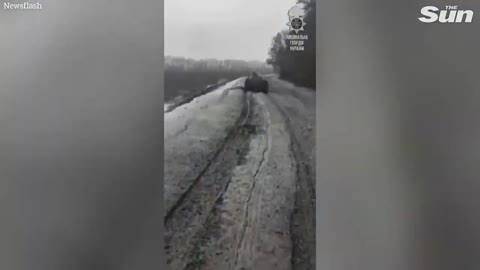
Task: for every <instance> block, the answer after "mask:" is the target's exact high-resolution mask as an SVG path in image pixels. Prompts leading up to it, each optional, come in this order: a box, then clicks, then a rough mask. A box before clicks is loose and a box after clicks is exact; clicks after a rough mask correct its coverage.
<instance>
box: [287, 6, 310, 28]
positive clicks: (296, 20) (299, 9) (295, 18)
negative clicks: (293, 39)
mask: <svg viewBox="0 0 480 270" xmlns="http://www.w3.org/2000/svg"><path fill="white" fill-rule="evenodd" d="M304 16H305V9H304V8H303V6H301V5H296V6H294V7H293V8H291V9H290V10H289V11H288V18H289V21H288V23H287V25H288V27H290V31H295V34H298V32H299V31H305V29H304V28H303V27H304V26H305V25H306V23H305V21H303V17H304Z"/></svg>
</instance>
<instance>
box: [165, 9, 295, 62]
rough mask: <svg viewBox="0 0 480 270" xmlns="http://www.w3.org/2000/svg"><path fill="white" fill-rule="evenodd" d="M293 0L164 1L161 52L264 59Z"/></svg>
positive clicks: (284, 27)
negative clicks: (163, 39) (163, 50)
mask: <svg viewBox="0 0 480 270" xmlns="http://www.w3.org/2000/svg"><path fill="white" fill-rule="evenodd" d="M296 2H297V1H296V0H261V1H259V0H202V1H200V0H166V1H165V55H173V56H184V57H189V58H194V59H200V58H217V59H244V60H260V61H265V59H266V58H267V56H268V49H269V48H270V45H271V40H272V38H273V36H274V35H275V34H276V33H277V32H279V31H280V30H282V29H286V28H288V27H287V26H286V24H287V22H288V15H287V14H288V10H289V9H290V8H292V7H293V6H294V5H295V4H296Z"/></svg>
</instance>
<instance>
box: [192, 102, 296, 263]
mask: <svg viewBox="0 0 480 270" xmlns="http://www.w3.org/2000/svg"><path fill="white" fill-rule="evenodd" d="M254 97H255V101H256V102H255V104H254V107H255V108H254V110H253V111H254V115H255V116H254V117H253V118H252V122H250V124H252V125H253V126H254V127H256V128H255V129H256V132H254V133H253V134H252V136H251V137H250V142H249V146H250V147H249V150H248V154H247V156H246V160H247V161H246V162H245V163H242V164H240V165H239V166H237V167H236V168H235V169H234V173H233V177H232V179H231V181H230V185H229V187H228V190H227V191H226V192H225V193H224V194H223V197H222V199H221V200H220V201H219V203H218V204H216V205H215V207H214V208H213V211H212V214H211V215H210V216H209V217H208V219H207V221H206V223H205V226H204V228H203V230H202V231H200V232H199V233H198V234H197V235H196V240H195V242H196V244H195V246H194V248H193V249H192V252H191V254H190V256H189V257H190V259H191V261H190V262H189V264H188V265H187V267H186V268H185V269H186V270H194V269H200V270H215V269H225V270H227V269H228V270H256V269H262V270H291V269H292V265H291V263H290V261H291V253H292V243H291V239H290V233H289V231H290V218H289V217H290V215H291V213H292V212H293V208H294V194H295V192H294V189H295V188H294V186H295V181H296V178H295V166H296V165H295V160H294V158H293V154H292V153H291V152H290V149H289V144H290V136H289V134H288V131H287V129H286V127H285V123H284V121H283V119H282V116H281V115H280V113H279V112H277V111H276V109H275V107H274V106H273V105H272V104H271V102H270V101H269V99H268V96H266V95H263V94H256V95H255V96H254ZM270 110H272V112H270Z"/></svg>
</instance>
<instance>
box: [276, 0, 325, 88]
mask: <svg viewBox="0 0 480 270" xmlns="http://www.w3.org/2000/svg"><path fill="white" fill-rule="evenodd" d="M298 4H300V5H303V6H304V9H305V16H304V18H303V20H304V21H305V23H306V26H305V28H304V31H300V32H299V33H298V34H299V35H308V40H305V44H304V50H303V51H291V50H290V48H289V45H288V44H289V42H290V40H288V39H287V35H294V34H295V32H294V31H291V32H290V31H289V30H282V31H280V32H278V33H277V34H276V35H275V37H274V38H273V40H272V46H271V49H270V51H269V58H268V59H267V63H268V64H270V65H272V66H273V68H274V70H275V72H277V73H278V74H279V76H280V78H281V79H284V80H288V81H291V82H293V83H294V84H296V85H300V86H305V87H311V88H314V89H315V80H316V79H315V70H316V69H315V63H316V53H315V48H316V40H315V35H316V31H315V29H316V12H315V9H316V2H315V0H298Z"/></svg>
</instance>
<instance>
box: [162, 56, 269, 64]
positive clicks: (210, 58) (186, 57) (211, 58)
mask: <svg viewBox="0 0 480 270" xmlns="http://www.w3.org/2000/svg"><path fill="white" fill-rule="evenodd" d="M164 57H175V58H184V59H187V60H195V61H201V60H217V61H244V62H260V63H264V64H266V65H270V64H267V61H266V60H264V61H262V60H257V59H236V58H224V59H220V58H214V57H206V58H193V57H188V56H181V55H167V54H165V55H164Z"/></svg>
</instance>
